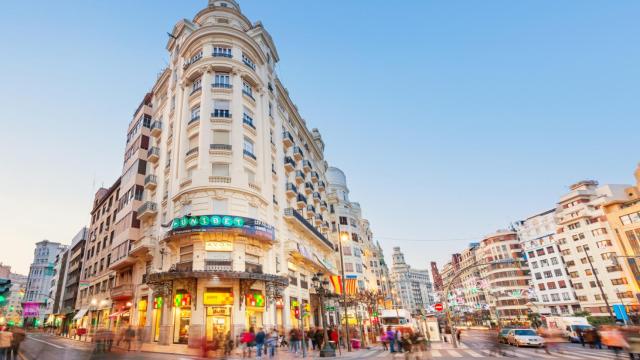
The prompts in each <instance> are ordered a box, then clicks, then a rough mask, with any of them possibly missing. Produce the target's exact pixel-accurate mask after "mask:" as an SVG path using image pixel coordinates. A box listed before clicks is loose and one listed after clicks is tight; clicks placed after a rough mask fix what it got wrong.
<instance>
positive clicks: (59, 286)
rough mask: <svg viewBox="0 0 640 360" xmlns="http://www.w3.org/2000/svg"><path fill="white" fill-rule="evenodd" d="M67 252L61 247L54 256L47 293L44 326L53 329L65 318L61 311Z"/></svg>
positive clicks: (65, 248)
mask: <svg viewBox="0 0 640 360" xmlns="http://www.w3.org/2000/svg"><path fill="white" fill-rule="evenodd" d="M68 250H69V249H68V247H67V246H66V245H61V251H60V252H59V253H58V255H56V259H55V262H54V265H53V276H52V277H51V282H50V287H49V291H48V298H49V300H48V301H47V306H46V310H45V325H47V326H53V327H55V328H60V327H61V326H62V320H64V317H65V314H63V313H62V312H61V309H62V298H63V296H64V289H65V281H66V272H67V265H68V255H69V252H68Z"/></svg>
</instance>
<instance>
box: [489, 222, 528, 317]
mask: <svg viewBox="0 0 640 360" xmlns="http://www.w3.org/2000/svg"><path fill="white" fill-rule="evenodd" d="M477 251H479V254H478V256H479V257H480V258H482V260H483V261H484V262H485V263H487V264H488V265H487V266H483V267H481V268H480V277H481V278H482V279H483V280H485V281H486V284H483V285H482V286H481V287H482V288H484V289H485V295H486V298H487V302H488V304H489V305H490V308H491V312H492V314H493V315H495V317H496V319H495V320H496V321H497V323H498V324H524V323H527V322H528V317H527V314H528V311H529V308H528V307H527V303H528V302H529V296H528V292H529V282H530V279H531V277H530V273H529V268H528V266H527V264H526V262H525V261H524V260H525V259H524V255H523V253H522V247H521V245H520V242H519V241H518V234H517V233H516V232H515V231H512V230H499V231H497V232H495V233H493V234H490V235H488V236H486V237H485V238H484V239H483V240H482V241H481V242H480V247H479V249H478V250H477Z"/></svg>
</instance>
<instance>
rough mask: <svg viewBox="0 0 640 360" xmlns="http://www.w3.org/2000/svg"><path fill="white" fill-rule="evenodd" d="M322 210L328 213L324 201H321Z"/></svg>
mask: <svg viewBox="0 0 640 360" xmlns="http://www.w3.org/2000/svg"><path fill="white" fill-rule="evenodd" d="M320 210H321V211H327V202H326V201H324V200H322V201H320Z"/></svg>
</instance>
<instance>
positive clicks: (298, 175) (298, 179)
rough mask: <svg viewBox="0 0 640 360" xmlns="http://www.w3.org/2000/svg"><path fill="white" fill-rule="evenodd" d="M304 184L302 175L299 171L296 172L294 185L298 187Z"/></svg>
mask: <svg viewBox="0 0 640 360" xmlns="http://www.w3.org/2000/svg"><path fill="white" fill-rule="evenodd" d="M303 182H304V173H303V172H302V171H300V170H297V171H296V183H297V184H298V185H300V184H302V183H303Z"/></svg>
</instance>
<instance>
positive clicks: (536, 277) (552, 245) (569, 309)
mask: <svg viewBox="0 0 640 360" xmlns="http://www.w3.org/2000/svg"><path fill="white" fill-rule="evenodd" d="M556 227H557V225H556V222H555V209H551V210H548V211H545V212H542V213H539V214H536V215H533V216H531V217H529V218H527V219H526V220H523V221H521V222H519V223H518V226H517V232H518V237H519V239H520V244H521V245H522V248H523V250H524V253H525V256H526V258H527V261H528V265H529V270H530V271H531V281H532V287H533V293H534V294H535V297H534V299H532V304H533V305H532V311H534V312H537V313H540V314H542V315H570V314H573V313H574V312H576V311H580V304H579V302H578V299H577V298H576V294H575V291H574V289H573V286H572V281H571V278H570V277H569V272H568V270H567V267H566V263H565V260H564V257H563V255H562V252H561V251H560V248H559V246H558V243H557V240H556V238H557V237H556Z"/></svg>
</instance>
